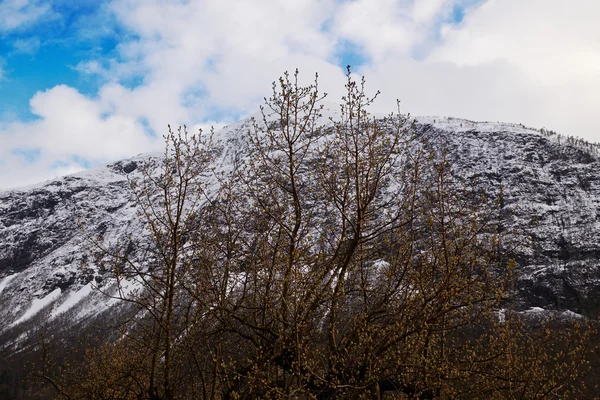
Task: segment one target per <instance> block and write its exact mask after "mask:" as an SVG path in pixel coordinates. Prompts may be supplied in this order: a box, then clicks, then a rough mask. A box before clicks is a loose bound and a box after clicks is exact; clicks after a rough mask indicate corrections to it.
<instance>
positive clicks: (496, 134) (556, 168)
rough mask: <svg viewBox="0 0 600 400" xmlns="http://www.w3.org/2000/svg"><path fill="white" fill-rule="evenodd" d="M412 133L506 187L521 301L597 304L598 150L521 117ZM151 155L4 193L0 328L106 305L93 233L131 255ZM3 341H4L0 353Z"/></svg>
mask: <svg viewBox="0 0 600 400" xmlns="http://www.w3.org/2000/svg"><path fill="white" fill-rule="evenodd" d="M242 127H243V123H242V125H240V124H236V125H234V126H233V127H232V128H226V129H225V130H224V131H222V132H221V133H220V136H218V137H217V139H219V138H220V139H219V140H221V141H222V142H223V143H222V144H223V148H224V150H225V151H224V155H223V157H221V158H220V159H219V161H218V162H219V163H220V165H219V166H223V165H226V164H228V163H231V162H232V160H233V159H234V158H236V159H237V158H238V157H239V156H240V151H242V150H240V149H243V146H242V145H241V144H240V143H241V142H242V141H243V136H242V131H243V129H242ZM417 137H418V140H429V141H431V142H434V143H437V144H438V145H439V146H440V147H441V148H444V149H446V150H447V151H448V157H449V159H450V160H451V162H452V166H453V170H454V172H455V174H456V176H457V177H458V178H459V179H461V180H463V181H464V182H466V183H468V184H470V185H475V186H477V187H478V188H480V189H481V191H482V192H484V193H486V194H487V195H488V196H490V197H494V198H496V197H498V195H499V193H502V195H503V197H502V199H501V202H500V204H499V207H500V208H501V211H502V213H504V214H505V215H510V216H511V218H510V221H511V222H510V223H509V224H508V225H507V226H506V227H505V229H506V231H507V232H511V233H510V234H511V235H513V238H514V239H516V240H517V241H520V243H521V245H520V246H518V247H517V248H516V249H515V251H514V254H512V255H513V257H514V258H515V259H516V260H517V262H518V266H519V269H520V271H521V277H520V279H519V281H518V287H517V292H518V293H517V301H518V305H519V306H520V307H521V308H522V309H528V308H530V307H541V308H544V309H555V310H571V311H573V312H576V313H582V314H586V315H590V316H591V315H595V313H597V312H598V311H600V164H599V162H598V157H597V155H596V149H595V148H593V147H589V148H587V147H585V146H584V145H583V144H578V145H576V144H569V143H566V144H565V141H564V140H563V141H562V142H560V143H559V140H560V138H559V137H557V136H556V135H545V134H543V133H540V132H538V131H535V130H531V129H526V128H523V127H522V126H519V125H511V124H493V123H474V122H471V121H465V120H458V119H437V120H433V119H431V118H430V119H427V118H424V119H422V120H421V123H420V124H418V125H417ZM149 157H155V158H158V157H160V156H158V155H155V156H140V157H137V158H134V159H131V160H126V161H119V162H116V163H113V164H110V165H108V166H106V167H102V168H97V169H94V170H90V171H86V172H84V173H80V174H77V175H73V176H67V177H63V178H60V179H56V180H54V181H51V182H48V183H45V184H42V185H39V186H36V187H32V188H28V189H22V190H11V191H4V192H0V321H5V322H4V324H0V334H2V332H3V331H4V332H6V331H7V329H12V328H10V327H11V326H12V324H14V323H15V321H18V320H19V318H21V317H22V316H23V315H24V314H26V313H27V312H28V311H32V309H33V308H34V307H37V308H39V309H40V310H41V309H44V308H45V309H49V307H50V305H54V306H56V308H57V309H59V310H60V309H65V308H67V309H68V310H69V318H70V320H71V321H72V323H73V325H75V324H76V323H78V322H77V321H81V320H83V319H86V318H92V317H93V316H94V315H95V314H96V313H98V312H101V311H102V310H106V309H107V308H109V307H112V304H114V303H110V302H109V301H108V300H107V299H106V298H104V297H102V296H101V295H99V294H98V293H94V292H93V291H91V290H90V287H91V285H94V286H103V287H104V285H107V286H108V285H110V279H109V277H107V276H106V274H105V271H104V270H103V268H102V267H101V266H93V265H92V266H90V265H89V263H86V262H85V261H86V256H87V255H88V254H89V238H90V237H94V238H100V240H102V241H103V243H104V244H107V245H110V244H115V243H116V242H119V241H120V242H121V243H125V242H124V241H123V240H124V239H125V238H127V240H128V243H129V245H128V249H127V250H128V251H129V252H130V253H134V252H135V245H134V244H133V241H131V240H132V238H133V240H134V241H135V240H136V238H139V237H140V232H142V231H143V228H142V225H141V222H140V221H139V219H138V217H137V214H136V208H135V204H134V201H133V197H132V195H131V192H130V189H129V181H128V179H136V177H140V176H141V172H140V167H141V166H142V164H143V163H144V162H146V161H147V160H148V158H149ZM84 266H85V268H84ZM83 294H85V296H84V295H83ZM71 303H73V305H70V304H71ZM75 304H76V305H75ZM67 305H69V307H67ZM61 307H62V308H61ZM53 312H55V311H53ZM33 314H35V313H33ZM63 320H64V318H63ZM63 323H64V322H63ZM17 325H18V324H17ZM4 345H5V344H3V343H1V342H0V350H1V349H2V347H3V346H4Z"/></svg>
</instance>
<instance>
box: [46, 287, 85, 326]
mask: <svg viewBox="0 0 600 400" xmlns="http://www.w3.org/2000/svg"><path fill="white" fill-rule="evenodd" d="M92 290H93V288H92V284H91V283H88V284H87V285H85V286H84V287H82V288H81V289H79V290H78V291H76V292H74V293H71V295H69V297H67V299H66V300H65V301H64V302H63V303H62V304H61V305H60V306H59V307H58V308H56V309H55V310H54V311H53V312H52V318H55V317H57V316H58V315H59V314H62V313H64V312H67V311H69V310H70V309H71V308H73V307H75V305H77V303H79V302H80V301H81V300H83V299H84V298H85V297H87V296H88V295H89V294H90V293H91V292H92Z"/></svg>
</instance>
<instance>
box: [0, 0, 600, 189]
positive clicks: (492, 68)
mask: <svg viewBox="0 0 600 400" xmlns="http://www.w3.org/2000/svg"><path fill="white" fill-rule="evenodd" d="M598 13H600V5H599V4H598V2H597V1H594V0H581V1H580V2H578V7H571V8H569V9H565V8H564V3H563V2H562V1H561V0H530V1H528V2H522V1H519V0H344V1H340V0H289V1H285V2H283V1H277V0H253V1H249V0H187V1H181V0H79V1H71V0H0V15H2V16H3V18H2V19H1V20H0V142H1V143H2V146H0V189H1V188H8V187H14V186H20V185H25V184H29V183H33V182H36V181H39V180H43V179H48V178H51V177H54V176H56V175H60V174H64V173H68V172H73V171H76V170H80V169H82V168H88V167H90V166H94V165H97V164H100V163H104V162H108V161H111V160H114V159H117V158H124V157H128V156H132V155H135V154H137V153H140V152H146V151H151V150H153V149H158V148H160V146H161V143H160V140H159V138H160V134H161V133H162V132H164V130H165V128H166V125H167V124H171V125H178V124H187V125H188V126H191V127H193V128H194V129H196V128H208V126H210V125H215V126H217V127H219V126H221V125H223V124H226V123H229V122H232V121H235V120H237V119H239V118H242V117H243V116H245V115H248V114H250V113H253V112H255V111H256V110H257V109H258V105H259V104H260V102H261V99H262V98H263V97H264V96H265V95H268V94H269V93H268V91H269V89H270V82H271V81H273V80H275V79H277V77H278V76H279V75H280V74H281V73H282V72H283V71H285V70H293V69H295V68H299V69H300V71H301V74H302V76H304V77H305V78H306V79H307V81H308V80H310V79H312V77H313V74H314V72H319V74H320V78H321V85H322V87H323V88H324V90H325V91H327V92H329V93H330V100H331V101H336V99H337V98H339V97H340V95H341V90H342V88H343V79H344V72H345V66H346V65H348V64H350V65H352V66H353V71H354V72H355V73H356V74H358V75H362V74H364V75H365V76H366V77H367V82H368V84H369V87H370V88H371V89H372V91H373V92H375V90H377V89H380V90H381V91H382V95H381V97H380V100H379V101H378V103H377V105H376V106H375V107H376V109H375V110H374V111H384V112H387V111H392V110H393V107H394V104H395V99H396V98H400V99H401V100H402V104H403V107H405V110H404V111H407V112H411V114H413V115H451V116H456V117H465V118H470V119H479V120H504V121H510V122H522V123H526V124H528V125H533V126H539V127H541V126H545V127H548V128H553V129H557V130H560V131H563V132H566V133H570V134H575V135H578V136H583V137H585V138H587V139H588V140H592V141H597V140H598V139H600V136H598V137H597V136H596V135H597V133H596V132H597V129H596V128H595V123H596V117H595V113H596V110H597V107H598V106H599V105H600V101H599V100H598V95H597V94H596V93H599V92H600V90H597V89H600V87H598V86H600V51H599V49H598V46H597V43H598V40H600V29H599V28H598V26H597V23H596V21H595V20H594V18H593V15H599V14H598Z"/></svg>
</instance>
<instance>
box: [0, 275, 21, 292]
mask: <svg viewBox="0 0 600 400" xmlns="http://www.w3.org/2000/svg"><path fill="white" fill-rule="evenodd" d="M17 275H19V274H14V275H9V276H7V277H5V278H4V279H2V280H1V281H0V294H1V293H2V291H3V290H4V289H5V288H6V287H7V286H8V284H9V283H10V281H12V280H13V279H14V278H16V276H17Z"/></svg>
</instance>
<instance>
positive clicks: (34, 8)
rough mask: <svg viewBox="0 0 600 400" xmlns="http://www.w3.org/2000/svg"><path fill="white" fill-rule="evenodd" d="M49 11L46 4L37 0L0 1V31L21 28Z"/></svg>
mask: <svg viewBox="0 0 600 400" xmlns="http://www.w3.org/2000/svg"><path fill="white" fill-rule="evenodd" d="M49 11H50V6H49V5H48V4H41V1H37V0H3V1H2V2H0V15H1V16H2V17H0V32H2V31H10V30H13V29H17V28H21V27H23V26H25V25H27V24H30V23H32V22H34V21H36V20H38V19H39V18H40V17H42V16H43V15H45V14H47V13H48V12H49Z"/></svg>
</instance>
